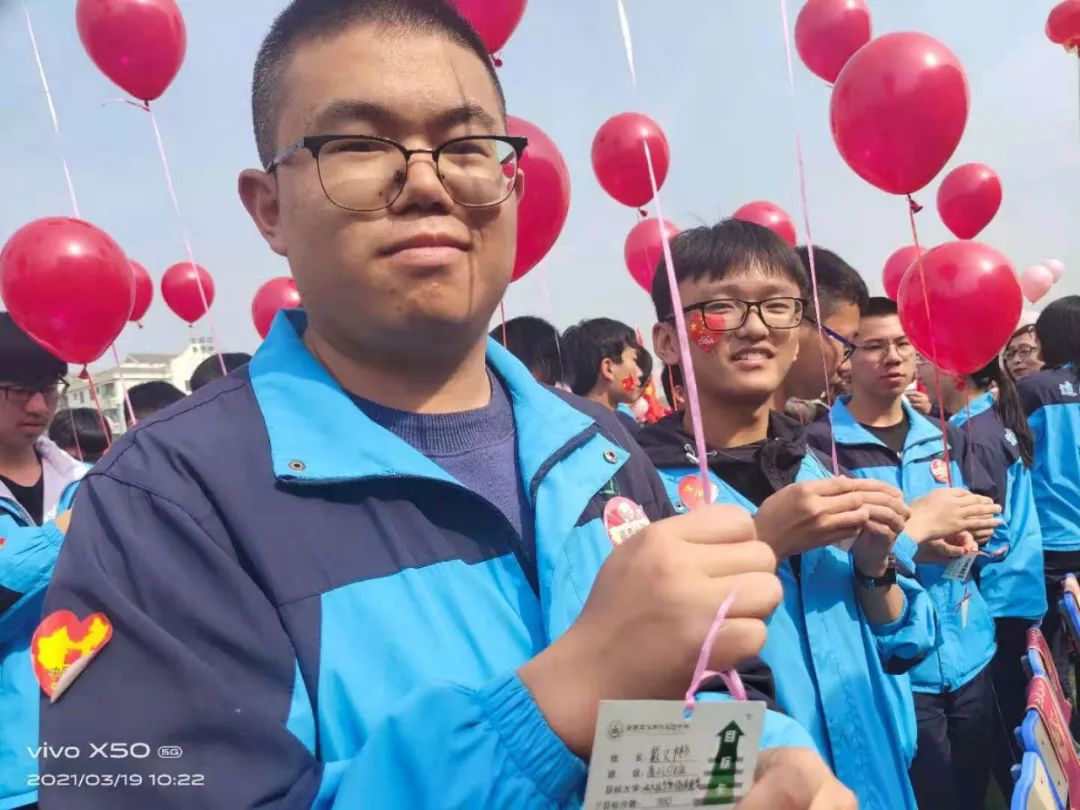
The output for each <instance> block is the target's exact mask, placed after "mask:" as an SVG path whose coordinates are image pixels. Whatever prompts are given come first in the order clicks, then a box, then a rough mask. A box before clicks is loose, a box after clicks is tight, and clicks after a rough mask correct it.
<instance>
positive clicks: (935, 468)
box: [930, 458, 949, 484]
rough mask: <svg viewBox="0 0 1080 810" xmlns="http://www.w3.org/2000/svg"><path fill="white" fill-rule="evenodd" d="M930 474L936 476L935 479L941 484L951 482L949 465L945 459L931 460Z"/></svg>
mask: <svg viewBox="0 0 1080 810" xmlns="http://www.w3.org/2000/svg"><path fill="white" fill-rule="evenodd" d="M930 474H931V475H932V476H934V480H935V481H937V482H938V483H939V484H947V483H949V465H947V464H946V463H945V459H943V458H935V459H934V460H933V461H931V462H930Z"/></svg>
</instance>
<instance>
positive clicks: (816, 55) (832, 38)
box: [795, 0, 871, 84]
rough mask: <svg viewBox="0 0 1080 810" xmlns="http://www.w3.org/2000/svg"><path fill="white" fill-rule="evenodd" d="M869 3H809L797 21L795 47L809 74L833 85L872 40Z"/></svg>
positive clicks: (850, 0) (825, 0)
mask: <svg viewBox="0 0 1080 810" xmlns="http://www.w3.org/2000/svg"><path fill="white" fill-rule="evenodd" d="M870 36H871V25H870V9H869V8H868V7H867V5H866V0H808V2H807V3H806V5H805V6H803V7H802V11H800V12H799V16H798V17H797V18H796V19H795V48H796V49H797V50H798V51H799V56H800V57H801V58H802V60H803V63H804V64H805V65H806V67H807V68H809V70H810V72H811V73H813V74H814V75H816V76H819V77H821V78H822V79H824V80H825V81H827V82H829V83H830V84H832V83H833V82H835V81H836V77H837V76H839V75H840V70H841V68H843V67H844V65H845V64H846V63H847V60H848V59H850V58H851V55H852V54H853V53H855V51H857V50H859V48H861V47H862V46H863V45H865V44H866V43H867V42H869V41H870Z"/></svg>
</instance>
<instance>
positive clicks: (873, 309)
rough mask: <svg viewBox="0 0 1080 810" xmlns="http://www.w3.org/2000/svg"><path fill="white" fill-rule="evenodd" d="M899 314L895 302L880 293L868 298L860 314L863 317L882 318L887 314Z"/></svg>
mask: <svg viewBox="0 0 1080 810" xmlns="http://www.w3.org/2000/svg"><path fill="white" fill-rule="evenodd" d="M899 314H900V311H899V310H898V309H897V308H896V302H895V301H893V300H892V299H891V298H885V297H884V296H880V295H876V296H874V297H873V298H870V299H868V300H867V302H866V306H865V307H863V310H862V316H863V317H864V318H884V317H887V316H889V315H899Z"/></svg>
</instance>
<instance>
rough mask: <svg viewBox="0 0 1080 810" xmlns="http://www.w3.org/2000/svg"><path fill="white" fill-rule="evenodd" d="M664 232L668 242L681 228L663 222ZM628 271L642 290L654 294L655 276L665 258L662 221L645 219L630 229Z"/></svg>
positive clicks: (626, 253)
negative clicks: (661, 233) (661, 232)
mask: <svg viewBox="0 0 1080 810" xmlns="http://www.w3.org/2000/svg"><path fill="white" fill-rule="evenodd" d="M663 228H664V232H665V233H666V234H667V238H668V241H671V240H672V239H674V238H675V237H676V236H678V235H679V228H678V226H677V225H675V224H674V223H673V222H668V221H667V220H666V219H665V220H663ZM623 255H624V256H625V258H626V269H627V270H629V271H630V275H631V276H632V277H633V279H634V281H636V282H637V283H638V286H640V287H641V289H643V290H645V292H647V293H651V292H652V282H653V275H655V273H656V267H657V265H659V264H660V260H661V259H663V258H664V243H663V242H662V241H661V240H660V220H658V219H656V217H650V218H649V219H643V220H642V221H641V222H639V223H638V224H637V225H635V226H634V227H633V228H631V229H630V233H629V234H628V235H627V237H626V248H625V249H624V251H623Z"/></svg>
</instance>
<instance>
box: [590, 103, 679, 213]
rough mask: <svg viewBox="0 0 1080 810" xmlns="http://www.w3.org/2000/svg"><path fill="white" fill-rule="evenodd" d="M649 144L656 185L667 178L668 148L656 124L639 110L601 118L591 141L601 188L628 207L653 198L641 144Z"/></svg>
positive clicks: (594, 163) (595, 169)
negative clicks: (638, 111)
mask: <svg viewBox="0 0 1080 810" xmlns="http://www.w3.org/2000/svg"><path fill="white" fill-rule="evenodd" d="M646 143H647V144H648V145H649V154H650V155H651V156H652V163H653V171H654V172H655V173H656V187H657V189H660V188H662V187H663V185H664V180H666V179H667V173H668V165H669V164H670V163H671V151H670V149H669V147H668V142H667V137H666V136H665V135H664V131H663V130H662V129H660V125H659V124H657V123H656V122H655V121H653V120H652V119H651V118H649V117H648V116H646V115H641V114H640V113H622V114H620V115H616V116H615V117H613V118H609V119H608V120H607V121H605V122H604V124H603V126H601V127H600V129H599V130H597V133H596V137H595V138H594V139H593V145H592V164H593V170H594V171H595V172H596V179H597V180H599V181H600V185H601V186H603V188H604V191H606V192H607V193H608V194H610V195H611V196H612V197H614V198H615V199H616V200H618V201H619V202H621V203H622V204H623V205H629V206H631V207H632V208H640V207H641V206H643V205H645V203H647V202H648V201H649V200H651V199H652V198H653V192H652V183H651V182H650V180H649V164H648V163H646V162H645V148H644V145H645V144H646Z"/></svg>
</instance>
